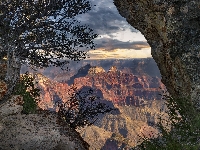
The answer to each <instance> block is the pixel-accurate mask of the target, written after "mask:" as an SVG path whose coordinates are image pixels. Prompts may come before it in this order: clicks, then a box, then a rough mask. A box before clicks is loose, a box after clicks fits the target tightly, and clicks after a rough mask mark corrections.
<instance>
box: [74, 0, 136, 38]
mask: <svg viewBox="0 0 200 150" xmlns="http://www.w3.org/2000/svg"><path fill="white" fill-rule="evenodd" d="M90 2H91V5H96V6H93V7H92V9H91V11H89V12H87V14H81V15H78V16H77V19H78V20H80V21H81V24H87V25H89V27H90V28H92V29H93V30H94V32H95V33H97V34H99V35H103V34H106V35H108V36H112V35H110V34H113V33H116V32H120V31H124V30H125V29H128V28H129V29H130V30H131V32H138V30H136V29H134V28H133V27H132V26H130V25H129V24H128V23H127V21H126V19H125V18H123V17H122V16H121V15H120V14H119V13H118V11H117V8H116V7H115V6H114V4H113V1H112V0H106V1H105V0H101V2H98V1H97V0H96V1H95V0H90Z"/></svg>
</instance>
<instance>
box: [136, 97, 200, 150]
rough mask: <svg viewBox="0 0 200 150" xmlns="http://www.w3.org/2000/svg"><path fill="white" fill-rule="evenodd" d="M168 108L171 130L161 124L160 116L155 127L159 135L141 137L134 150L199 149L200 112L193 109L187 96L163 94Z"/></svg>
mask: <svg viewBox="0 0 200 150" xmlns="http://www.w3.org/2000/svg"><path fill="white" fill-rule="evenodd" d="M164 97H165V99H166V105H167V108H168V111H167V113H168V115H169V120H168V122H171V124H170V125H169V124H168V125H167V126H170V127H171V131H168V130H167V127H166V126H164V125H163V124H162V122H163V121H165V120H163V119H161V117H160V121H159V123H158V124H157V125H156V127H157V128H158V129H159V131H160V133H161V135H159V136H158V137H157V138H154V139H145V138H142V140H143V142H142V143H141V144H140V145H139V146H137V147H135V148H133V149H134V150H199V149H200V113H199V112H197V111H196V110H195V107H194V106H193V104H192V102H191V100H190V98H189V97H187V98H176V99H174V98H172V97H170V96H166V95H164Z"/></svg>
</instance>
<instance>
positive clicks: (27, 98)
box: [14, 71, 40, 114]
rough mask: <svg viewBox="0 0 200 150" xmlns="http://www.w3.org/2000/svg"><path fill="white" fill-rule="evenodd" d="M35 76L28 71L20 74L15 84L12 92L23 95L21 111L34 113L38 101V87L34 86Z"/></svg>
mask: <svg viewBox="0 0 200 150" xmlns="http://www.w3.org/2000/svg"><path fill="white" fill-rule="evenodd" d="M34 79H35V77H32V76H30V75H29V73H28V71H27V72H26V73H25V74H24V75H21V77H20V81H19V82H18V83H17V84H16V87H15V90H14V94H15V95H21V96H23V101H24V103H23V111H22V113H25V114H29V113H35V112H36V108H37V103H38V101H39V96H40V89H39V88H35V84H34Z"/></svg>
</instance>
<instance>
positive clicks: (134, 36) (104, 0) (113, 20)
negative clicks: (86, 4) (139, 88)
mask: <svg viewBox="0 0 200 150" xmlns="http://www.w3.org/2000/svg"><path fill="white" fill-rule="evenodd" d="M89 1H90V2H91V5H92V10H90V11H89V12H87V13H86V14H80V15H78V16H77V17H76V19H77V20H78V21H81V24H87V25H89V27H90V28H92V29H93V30H94V33H96V34H99V36H98V37H97V38H96V39H95V40H94V43H95V44H97V45H96V48H95V49H96V50H90V51H89V53H88V54H89V56H90V59H111V58H117V59H125V58H127V59H129V58H147V57H152V56H151V48H150V46H149V44H148V43H147V41H146V39H145V37H144V36H143V35H142V34H141V33H140V32H139V31H138V30H136V29H134V28H133V27H132V26H130V25H129V24H128V23H127V22H126V20H125V18H123V17H122V16H120V15H119V13H118V11H117V8H116V7H115V5H114V4H113V0H99V1H97V0H89ZM93 5H96V6H93Z"/></svg>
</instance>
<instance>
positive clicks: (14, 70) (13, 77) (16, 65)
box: [0, 50, 21, 105]
mask: <svg viewBox="0 0 200 150" xmlns="http://www.w3.org/2000/svg"><path fill="white" fill-rule="evenodd" d="M20 69H21V62H20V58H19V57H17V56H16V53H15V50H8V52H7V72H6V77H5V82H6V83H7V87H8V90H7V92H6V94H5V95H4V97H3V98H2V99H1V101H0V105H1V104H3V103H5V102H6V101H7V100H8V98H9V97H10V96H11V95H12V93H13V90H14V88H15V85H16V83H17V82H18V80H19V79H20Z"/></svg>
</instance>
